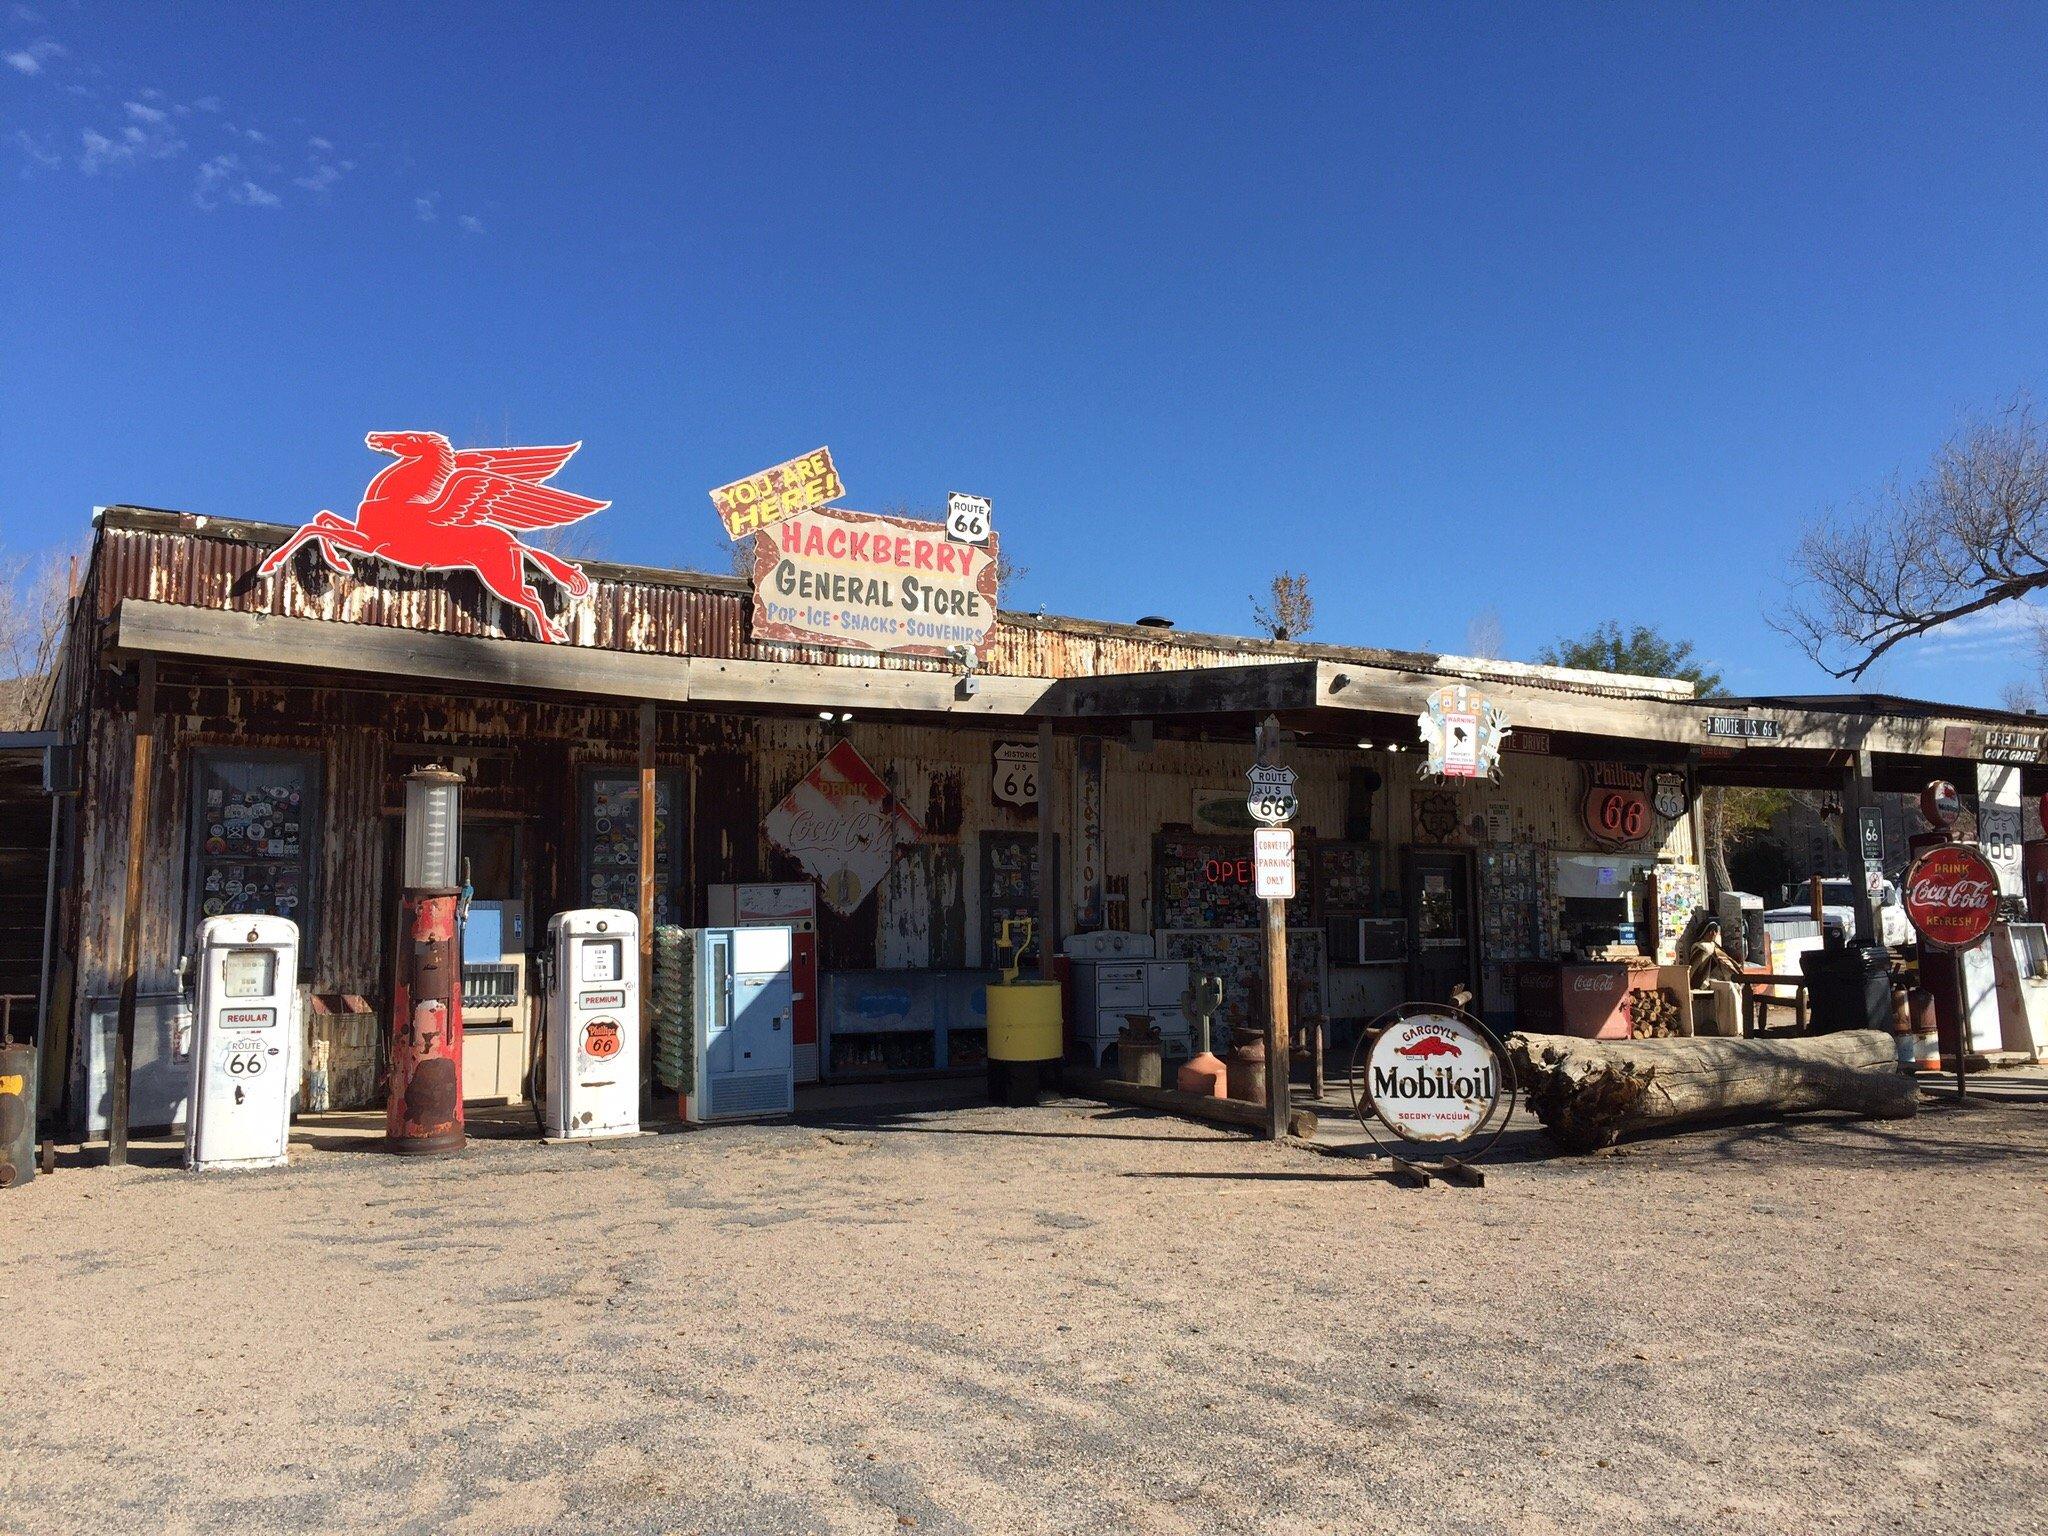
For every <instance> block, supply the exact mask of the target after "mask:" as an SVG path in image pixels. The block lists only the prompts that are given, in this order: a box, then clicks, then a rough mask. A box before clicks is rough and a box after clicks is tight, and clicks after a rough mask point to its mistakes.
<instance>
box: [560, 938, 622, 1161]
mask: <svg viewBox="0 0 2048 1536" xmlns="http://www.w3.org/2000/svg"><path fill="white" fill-rule="evenodd" d="M547 958H548V964H547V1009H548V1011H547V1019H548V1043H547V1051H548V1057H547V1091H546V1094H545V1097H544V1100H543V1104H544V1109H545V1114H544V1120H545V1124H546V1127H547V1134H548V1135H549V1136H559V1137H575V1138H579V1139H581V1138H589V1137H598V1136H637V1135H638V1134H639V1132H640V920H639V918H638V917H637V916H635V915H634V914H633V913H631V912H625V911H621V910H619V909H617V908H612V907H597V908H586V909H584V910H581V911H576V912H557V913H556V914H555V915H554V916H553V917H551V918H550V919H548V950H547Z"/></svg>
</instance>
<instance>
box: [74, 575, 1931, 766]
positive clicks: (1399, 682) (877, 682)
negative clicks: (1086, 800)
mask: <svg viewBox="0 0 2048 1536" xmlns="http://www.w3.org/2000/svg"><path fill="white" fill-rule="evenodd" d="M111 644H112V646H113V648H114V649H115V651H117V652H121V653H127V654H134V655H143V654H148V655H155V656H159V657H167V658H176V659H180V660H186V661H190V662H194V663H206V662H224V663H238V664H247V665H253V666H259V667H265V668H271V667H282V668H290V669H294V670H304V671H318V672H327V673H341V674H350V675H353V676H354V677H358V678H361V677H372V678H375V679H377V680H378V681H380V682H381V683H383V684H384V685H387V686H390V687H394V688H403V687H405V686H407V685H408V684H409V683H420V684H426V685H455V686H461V687H465V688H472V689H478V690H492V691H502V692H512V693H540V694H553V695H566V696H571V697H577V698H584V699H588V698H592V697H596V698H602V699H606V700H612V701H619V702H626V701H631V702H635V703H638V702H642V701H652V702H655V703H669V704H678V705H694V706H699V707H706V708H721V707H722V708H737V707H758V708H762V709H785V710H823V709H832V710H857V711H862V712H867V713H888V714H906V715H915V716H919V717H922V718H924V719H926V720H930V719H933V718H943V719H951V720H956V721H959V722H960V723H962V724H972V723H975V722H991V723H993V722H998V721H1005V720H1008V721H1016V720H1023V719H1030V720H1034V721H1035V720H1051V721H1060V720H1070V721H1078V720H1083V719H1090V718H1099V719H1104V720H1124V721H1130V720H1141V719H1151V720H1158V721H1171V720H1180V721H1185V722H1187V723H1190V724H1195V723H1199V722H1201V721H1204V720H1210V721H1214V722H1215V723H1218V724H1221V723H1223V722H1224V721H1226V720H1239V721H1241V720H1243V719H1244V718H1246V717H1250V718H1259V717H1263V716H1265V715H1268V714H1271V715H1278V716H1280V717H1281V718H1282V720H1283V721H1286V722H1287V723H1289V724H1290V725H1304V724H1308V725H1312V726H1313V727H1314V728H1316V729H1326V730H1329V731H1331V732H1339V733H1343V732H1350V731H1352V730H1354V729H1357V728H1360V727H1362V726H1363V724H1364V723H1365V722H1366V720H1367V719H1368V718H1370V717H1374V716H1379V717H1387V716H1392V717H1400V718H1411V719H1412V717H1413V716H1414V715H1415V714H1416V713H1417V712H1418V710H1419V709H1420V708H1421V707H1422V703H1423V700H1424V699H1425V697H1426V696H1427V695H1428V694H1429V693H1430V691H1431V690H1433V689H1435V688H1438V687H1441V686H1443V685H1444V684H1446V683H1451V682H1459V681H1466V682H1471V683H1473V684H1474V686H1476V687H1478V688H1481V689H1483V690H1484V692H1485V693H1486V695H1487V696H1488V697H1489V698H1490V699H1492V700H1493V701H1494V702H1495V703H1497V704H1498V705H1500V706H1501V708H1502V709H1504V710H1505V711H1506V713H1507V715H1508V718H1509V721H1510V722H1511V724H1512V725H1513V726H1514V728H1516V729H1518V730H1524V731H1546V732H1557V733H1560V734H1568V735H1575V736H1581V737H1585V736H1591V737H1602V738H1607V739H1609V740H1613V741H1617V742H1628V743H1638V744H1643V745H1647V746H1652V747H1655V748H1658V749H1660V755H1673V756H1683V755H1688V754H1690V753H1691V752H1692V751H1694V750H1695V749H1701V748H1713V747H1715V746H1716V745H1717V743H1716V742H1715V741H1714V740H1713V739H1711V738H1708V737H1707V736H1706V735H1705V724H1704V722H1705V718H1706V716H1708V715H1709V714H1712V715H1714V716H1716V717H1727V716H1730V715H1738V716H1744V717H1748V718H1753V719H1760V720H1768V721H1771V722H1775V729H1776V731H1777V734H1776V736H1775V737H1774V738H1773V739H1772V740H1771V741H1770V742H1769V749H1768V755H1769V756H1770V757H1772V758H1774V759H1777V760H1779V761H1785V760H1786V759H1788V758H1790V759H1794V760H1797V759H1804V760H1805V761H1807V762H1809V763H1811V762H1813V761H1815V759H1814V757H1812V756H1811V755H1810V754H1817V753H1825V754H1828V755H1829V758H1830V760H1832V761H1842V760H1843V757H1844V756H1845V755H1846V756H1849V757H1853V755H1854V754H1856V753H1858V752H1874V753H1902V754H1909V755H1937V754H1938V753H1939V751H1940V743H1941V732H1942V725H1943V722H1942V721H1941V720H1939V719H1905V718H1899V717H1893V716H1887V715H1876V714H1849V713H1844V712H1842V711H1839V710H1804V709H1797V708H1782V707H1778V708H1769V709H1765V708H1759V707H1755V706H1749V705H1742V704H1730V703H1728V702H1726V701H1702V700H1689V699H1672V698H1644V697H1622V696H1615V695H1613V694H1603V693H1597V692H1590V691H1587V692H1580V691H1571V690H1566V689H1560V688H1546V687H1541V686H1535V685H1518V684H1515V683H1511V682H1504V681H1502V680H1500V679H1498V678H1486V679H1483V680H1482V679H1478V678H1460V677H1457V676H1455V675H1447V674H1443V673H1436V672H1424V671H1412V670H1404V669H1401V668H1397V667H1380V666H1366V665H1361V664H1358V663H1355V662H1346V661H1330V660H1320V659H1306V658H1289V659H1284V660H1275V661H1272V662H1265V663H1250V664H1245V665H1232V666H1210V667H1196V668H1187V669H1180V670H1165V671H1154V672H1133V673H1117V674H1111V675H1104V676H1093V677H1067V678H1047V677H1001V676H995V675H989V674H982V675H978V676H977V677H976V678H975V687H974V690H973V692H972V693H969V692H967V691H966V690H965V689H964V688H963V687H962V686H961V681H960V678H959V677H958V676H957V675H956V674H953V673H950V672H933V671H912V670H903V669H897V668H887V667H879V666H849V665H816V664H805V663H797V662H773V661H759V660H744V659H732V658H725V657H709V656H656V655H647V654H642V653H636V652H630V651H615V650H598V649H594V648H590V647H575V646H560V645H548V644H544V643H541V642H538V641H518V640H502V639H495V638H482V637H475V636H464V635H446V634H435V633H427V632H421V631H415V630H403V629H394V628H390V627H385V626H378V625H368V624H339V623H334V622H331V621H328V620H322V619H307V618H298V617H286V616H281V615H276V614H262V613H246V612H234V611H225V610H216V609H210V608H198V607H190V606H186V605H183V604H174V603H160V602H151V601H145V600H142V599H137V598H127V599H124V600H123V601H122V602H121V603H120V605H119V607H118V609H117V611H116V613H115V615H114V624H113V632H112V637H111ZM1720 745H1725V743H1721V744H1720ZM1751 755H1752V754H1751V752H1749V751H1747V750H1745V751H1741V752H1739V753H1737V754H1736V756H1738V757H1740V758H1749V757H1751ZM1756 755H1757V756H1758V757H1762V756H1764V755H1766V754H1765V753H1762V752H1759V753H1757V754H1756Z"/></svg>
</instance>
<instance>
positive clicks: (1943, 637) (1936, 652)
mask: <svg viewBox="0 0 2048 1536" xmlns="http://www.w3.org/2000/svg"><path fill="white" fill-rule="evenodd" d="M2044 633H2048V605H2044V604H2039V603H2030V602H2028V601H2026V600H2025V599H2024V598H2021V599H2017V600H2014V601H2012V602H2005V603H2000V604H1999V605H1998V606H1997V607H1995V608H1983V609H1980V610H1978V611H1977V612H1976V613H1971V614H1965V615H1964V616H1963V617H1962V618H1960V619H1955V620H1952V621H1950V622H1949V623H1947V624H1944V625H1942V626H1941V628H1939V629H1936V630H1931V631H1929V632H1928V634H1927V635H1926V636H1925V637H1924V638H1923V639H1921V640H1920V642H1919V644H1918V645H1917V646H1916V647H1915V648H1916V649H1917V650H1918V651H1919V653H1920V654H1921V655H1923V656H1945V657H1950V658H1958V657H1965V656H1984V657H1990V656H1993V655H2007V656H2009V655H2011V654H2012V653H2013V651H2014V649H2015V648H2016V647H2026V648H2028V649H2031V648H2032V647H2033V646H2034V645H2035V644H2036V643H2038V642H2039V641H2040V640H2041V638H2042V637H2043V635H2044Z"/></svg>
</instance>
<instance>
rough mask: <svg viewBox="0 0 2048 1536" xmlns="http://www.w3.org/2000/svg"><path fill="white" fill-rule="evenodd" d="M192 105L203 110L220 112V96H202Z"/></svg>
mask: <svg viewBox="0 0 2048 1536" xmlns="http://www.w3.org/2000/svg"><path fill="white" fill-rule="evenodd" d="M192 105H193V106H195V107H197V108H198V109H199V110H200V111H202V112H218V111H219V110H220V98H219V97H218V96H202V97H200V98H199V99H198V100H197V101H195V102H193V103H192Z"/></svg>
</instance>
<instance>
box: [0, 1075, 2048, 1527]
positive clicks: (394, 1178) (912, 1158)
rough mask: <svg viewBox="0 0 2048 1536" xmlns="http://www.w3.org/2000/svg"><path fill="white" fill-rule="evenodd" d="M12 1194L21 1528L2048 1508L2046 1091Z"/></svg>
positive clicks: (896, 1123) (8, 1427)
mask: <svg viewBox="0 0 2048 1536" xmlns="http://www.w3.org/2000/svg"><path fill="white" fill-rule="evenodd" d="M296 1158H297V1160H296V1162H295V1165H294V1166H293V1167H292V1168H290V1169H280V1170H275V1171H272V1172H266V1173H243V1174H208V1175H197V1176H195V1175H188V1174H185V1173H182V1172H179V1171H175V1170H171V1169H147V1168H133V1167H131V1168H128V1169H124V1170H119V1171H112V1170H99V1169H92V1170H79V1171H60V1172H59V1173H58V1174H56V1175H54V1176H51V1177H47V1178H43V1179H39V1180H37V1181H36V1182H35V1183H34V1184H32V1185H30V1186H29V1187H28V1188H27V1189H24V1190H21V1191H17V1192H13V1193H8V1194H0V1216H4V1227H0V1230H4V1231H5V1233H6V1236H7V1241H6V1243H5V1244H4V1249H0V1315H4V1317H5V1323H4V1328H0V1336H4V1337H5V1339H6V1341H7V1343H6V1350H5V1355H6V1364H5V1374H4V1380H5V1381H6V1383H7V1386H6V1391H5V1403H6V1407H5V1411H4V1412H0V1529H6V1530H9V1531H13V1532H20V1533H22V1536H30V1533H33V1536H56V1533H65V1532H94V1533H101V1532H115V1533H125V1532H143V1531H152V1532H154V1531H159V1530H161V1531H165V1532H173V1533H183V1532H205V1533H214V1532H230V1531H232V1532H249V1533H267V1532H340V1531H350V1532H354V1531H375V1532H380V1533H388V1536H398V1533H415V1532H417V1533H430V1532H431V1533H436V1536H439V1533H455V1536H462V1533H482V1532H528V1531H533V1532H540V1531H546V1532H551V1533H581V1532H593V1533H595V1532H604V1533H626V1532H749V1533H752V1532H782V1531H791V1532H797V1531H804V1532H808V1531H830V1532H842V1531H844V1532H882V1531H891V1532H897V1533H899V1536H900V1533H901V1532H902V1531H904V1530H907V1529H913V1528H914V1529H915V1530H917V1531H918V1532H921V1533H922V1532H954V1531H976V1532H1004V1533H1011V1532H1037V1531H1048V1532H1050V1531H1058V1532H1068V1531H1115V1532H1126V1531H1127V1532H1138V1533H1166V1532H1207V1531H1245V1532H1249V1531H1259V1532H1294V1531H1329V1532H1346V1533H1350V1532H1360V1531H1394V1532H1424V1531H1429V1532H1436V1531H1445V1532H1463V1531H1472V1532H1478V1531H1502V1530H1512V1531H1515V1532H1528V1533H1548V1532H1558V1533H1569V1536H1586V1533H1588V1532H1600V1533H1620V1532H1634V1531H1714V1532H1760V1533H1762V1532H1768V1533H1771V1536H1781V1533H1784V1532H1788V1531H1800V1532H1808V1531H1894V1530H1895V1531H1910V1532H1916V1533H1917V1532H1932V1531H1957V1532H1961V1531H1968V1532H1972V1533H1982V1532H1984V1531H1987V1530H1996V1531H2000V1532H2017V1531H2040V1530H2044V1529H2048V1470H2044V1460H2043V1457H2044V1452H2048V1444H2044V1442H2048V1365H2044V1361H2048V1330H2044V1318H2048V1244H2044V1240H2043V1218H2044V1216H2048V1198H2044V1196H2048V1098H2036V1099H2035V1100H2033V1101H2032V1102H2007V1103H1993V1102H1984V1101H1979V1102H1975V1103H1972V1104H1971V1105H1970V1106H1968V1107H1963V1108H1958V1107H1957V1106H1955V1104H1954V1103H1953V1101H1947V1102H1941V1103H1937V1104H1935V1105H1933V1106H1931V1107H1930V1109H1929V1110H1928V1112H1926V1113H1925V1114H1923V1115H1922V1116H1921V1117H1920V1118H1919V1119H1918V1120H1917V1121H1912V1122H1905V1123H1894V1124H1886V1125H1845V1124H1840V1123H1824V1122H1807V1123H1804V1124H1801V1125H1798V1126H1795V1127H1785V1126H1752V1127H1741V1128H1736V1129H1731V1130H1721V1131H1714V1132H1708V1133H1702V1134H1695V1135H1691V1136H1686V1137H1683V1138H1672V1139H1668V1140H1663V1141H1657V1142H1652V1143H1646V1144H1641V1145H1638V1146H1635V1147H1633V1148H1630V1149H1627V1150H1625V1151H1623V1152H1622V1153H1620V1154H1618V1155H1610V1156H1605V1157H1599V1158H1593V1159H1583V1160H1551V1159H1547V1158H1545V1159H1530V1158H1528V1157H1527V1156H1526V1154H1524V1155H1522V1156H1520V1157H1517V1156H1510V1158H1509V1159H1508V1160H1507V1161H1505V1162H1504V1163H1502V1164H1501V1165H1499V1166H1497V1167H1496V1169H1495V1171H1494V1172H1493V1173H1492V1176H1491V1178H1490V1181H1489V1183H1488V1186H1487V1187H1486V1188H1485V1189H1484V1190H1479V1191H1468V1190H1458V1189H1447V1188H1443V1187H1440V1186H1439V1187H1435V1188H1431V1189H1428V1190H1412V1189H1406V1188H1401V1187H1397V1186H1395V1185H1393V1184H1391V1183H1388V1182H1386V1181H1384V1180H1382V1179H1381V1178H1379V1177H1377V1176H1376V1175H1375V1173H1374V1172H1373V1170H1372V1168H1371V1166H1370V1165H1368V1164H1366V1163H1364V1162H1361V1161H1359V1160H1356V1159H1353V1158H1346V1157H1342V1156H1332V1155H1329V1154H1327V1153H1320V1154H1319V1153H1317V1152H1314V1151H1310V1150H1305V1149H1300V1148H1293V1149H1283V1148H1276V1147H1271V1146H1267V1145H1263V1144H1260V1143H1256V1142H1251V1141H1247V1140H1244V1139H1240V1138H1238V1137H1235V1136H1229V1135H1224V1134H1221V1133H1213V1134H1212V1133H1210V1132H1208V1131H1206V1130H1201V1129H1196V1128H1193V1127H1190V1126H1187V1125H1184V1124H1181V1123H1178V1122H1175V1121H1172V1120H1166V1119H1158V1118H1152V1117H1150V1116H1146V1115H1143V1114H1140V1113H1135V1112H1124V1111H1121V1110H1111V1109H1105V1108H1104V1107H1102V1106H1100V1105H1091V1104H1079V1103H1076V1104H1065V1105H1059V1106H1051V1107H1046V1108H1041V1109H1038V1110H998V1109H990V1108H974V1109H963V1110H953V1111H921V1112H908V1113H902V1114H898V1115H893V1116H892V1115H874V1116H853V1115H842V1116H839V1117H837V1118H836V1119H835V1120H832V1121H829V1122H824V1123H821V1122H819V1121H816V1120H813V1121H812V1122H811V1123H807V1124H791V1125H781V1126H757V1127H744V1128H724V1129H716V1130H709V1131H699V1132H695V1133H690V1134H676V1135H667V1136H655V1137H646V1138H642V1139H640V1140H638V1141H635V1142H632V1143H630V1144H612V1145H607V1146H579V1147H543V1146H539V1145H537V1144H533V1143H530V1142H496V1143H491V1144H482V1145H476V1146H473V1147H472V1148H471V1150H470V1151H469V1152H467V1153H466V1154H464V1155H463V1156H462V1157H461V1158H460V1159H457V1160H448V1161H438V1162H404V1161H400V1160H397V1159H394V1158H391V1157H389V1156H385V1155H380V1154H377V1153H373V1152H364V1151H339V1150H316V1149H302V1150H300V1151H299V1152H298V1153H297V1154H296Z"/></svg>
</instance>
